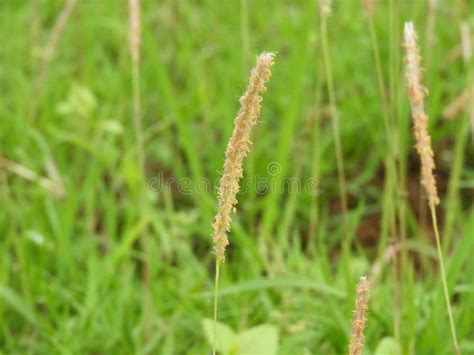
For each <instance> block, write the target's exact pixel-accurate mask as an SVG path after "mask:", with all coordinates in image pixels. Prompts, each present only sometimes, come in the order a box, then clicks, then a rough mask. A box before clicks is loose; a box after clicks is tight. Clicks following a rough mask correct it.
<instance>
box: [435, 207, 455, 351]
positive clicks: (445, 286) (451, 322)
mask: <svg viewBox="0 0 474 355" xmlns="http://www.w3.org/2000/svg"><path fill="white" fill-rule="evenodd" d="M430 210H431V220H432V221H433V229H434V232H435V239H436V249H437V251H438V259H439V267H440V269H441V281H442V283H443V291H444V298H445V301H446V308H447V310H448V317H449V325H450V327H451V335H452V337H453V345H454V350H455V351H456V354H458V355H459V354H460V353H461V352H460V350H459V344H458V339H457V335H456V328H455V326H454V319H453V312H452V310H451V303H450V301H449V291H448V283H447V280H446V272H445V269H444V261H443V252H442V249H441V241H440V237H439V231H438V221H437V220H436V209H435V206H434V204H432V203H431V204H430Z"/></svg>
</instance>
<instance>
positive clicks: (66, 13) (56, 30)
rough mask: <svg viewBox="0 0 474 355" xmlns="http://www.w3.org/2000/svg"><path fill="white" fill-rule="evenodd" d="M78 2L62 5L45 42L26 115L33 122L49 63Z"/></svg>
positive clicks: (71, 0) (69, 0)
mask: <svg viewBox="0 0 474 355" xmlns="http://www.w3.org/2000/svg"><path fill="white" fill-rule="evenodd" d="M78 1H79V0H68V1H67V2H66V4H64V6H63V8H62V9H61V12H60V13H59V15H58V17H57V18H56V22H55V23H54V25H53V28H52V30H51V32H50V34H49V37H48V40H47V42H46V46H45V48H44V51H43V55H42V58H41V63H40V66H39V72H38V76H37V77H36V80H35V83H34V88H33V93H34V95H33V99H32V101H31V105H30V108H29V114H28V117H29V119H30V120H34V119H35V118H36V112H37V109H38V100H39V98H40V96H41V92H42V90H43V86H44V82H45V81H46V78H47V76H48V68H49V64H50V63H51V60H52V59H53V57H54V54H55V53H56V49H57V47H58V43H59V40H60V38H61V35H62V34H63V32H64V28H65V27H66V23H67V21H68V19H69V17H70V16H71V13H72V11H73V10H74V8H75V7H76V5H77V3H78Z"/></svg>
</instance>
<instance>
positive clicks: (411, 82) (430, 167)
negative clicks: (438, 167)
mask: <svg viewBox="0 0 474 355" xmlns="http://www.w3.org/2000/svg"><path fill="white" fill-rule="evenodd" d="M416 39H417V35H416V33H415V30H414V28H413V23H411V22H408V23H406V24H405V48H406V51H407V56H406V58H405V64H406V80H407V89H408V96H409V98H410V103H411V110H412V117H413V133H414V135H415V138H416V150H417V151H418V155H419V156H420V159H421V184H422V185H423V187H424V189H425V191H426V195H427V197H428V200H429V203H430V204H433V205H438V204H439V197H438V190H437V188H436V180H435V178H434V176H433V171H434V170H435V163H434V159H433V156H434V154H433V149H432V148H431V137H430V135H429V134H428V116H427V114H426V113H425V107H424V99H425V96H426V95H427V93H428V90H427V89H426V88H425V87H423V85H422V84H421V69H420V59H421V57H420V55H419V48H418V46H417V44H416Z"/></svg>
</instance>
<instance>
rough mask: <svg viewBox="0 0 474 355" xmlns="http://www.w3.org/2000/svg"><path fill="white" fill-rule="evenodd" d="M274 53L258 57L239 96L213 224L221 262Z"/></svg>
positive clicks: (215, 249) (216, 246) (215, 248)
mask: <svg viewBox="0 0 474 355" xmlns="http://www.w3.org/2000/svg"><path fill="white" fill-rule="evenodd" d="M273 57H274V54H273V53H268V52H264V53H262V54H260V56H259V57H258V58H257V64H256V66H255V68H253V69H252V72H251V74H250V80H249V84H248V86H247V90H246V91H245V93H244V95H243V96H242V97H241V98H240V110H239V113H238V114H237V117H236V118H235V128H234V131H233V133H232V136H231V138H230V140H229V144H228V145H227V150H226V153H225V162H224V172H223V173H222V178H221V180H220V187H219V206H218V212H217V215H216V218H215V221H214V224H213V229H214V233H213V238H214V252H215V254H216V258H217V261H218V262H222V261H224V259H225V248H226V246H227V245H228V244H229V240H228V238H227V232H228V231H229V230H230V225H231V213H232V212H235V205H236V204H237V198H236V195H237V193H238V192H239V189H240V187H239V180H240V178H241V177H242V161H243V159H244V158H245V157H246V156H247V154H248V152H249V150H250V145H251V141H250V132H251V129H252V127H253V126H254V125H255V124H256V123H257V119H258V117H259V116H260V104H261V101H262V97H261V96H260V95H261V93H263V92H264V91H265V83H266V82H267V81H268V79H269V78H270V76H271V71H270V68H271V66H272V65H273Z"/></svg>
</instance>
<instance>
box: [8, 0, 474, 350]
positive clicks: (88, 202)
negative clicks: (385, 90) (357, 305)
mask: <svg viewBox="0 0 474 355" xmlns="http://www.w3.org/2000/svg"><path fill="white" fill-rule="evenodd" d="M392 2H393V3H394V4H395V6H394V8H395V9H398V10H397V11H398V12H397V13H396V14H394V13H393V11H394V10H393V9H392V12H391V10H390V6H389V2H388V1H387V2H378V3H377V6H376V7H375V12H374V25H375V31H376V35H377V38H378V41H379V47H380V53H381V60H382V67H383V74H384V77H385V80H386V83H387V85H389V84H390V75H391V74H390V73H392V76H393V78H394V79H396V82H398V84H397V85H396V86H395V89H396V91H394V92H390V95H391V97H392V98H393V100H392V102H393V104H392V106H393V107H392V108H393V109H394V111H395V112H397V122H398V123H399V124H398V127H397V135H398V136H399V137H400V146H399V147H398V154H399V159H400V160H401V161H402V162H404V165H403V171H404V172H405V174H404V177H405V180H406V183H407V190H408V194H407V195H406V197H407V200H408V202H409V204H408V206H407V238H408V240H407V247H408V249H409V253H408V255H409V263H408V265H407V267H406V270H404V275H405V279H404V280H402V281H401V285H402V290H401V295H400V297H401V299H400V302H401V319H400V322H401V334H400V337H401V343H402V346H403V349H404V351H405V352H407V353H409V352H411V353H416V354H428V353H433V354H435V353H436V354H440V353H446V352H450V351H451V349H452V347H451V339H450V338H449V336H448V334H449V327H448V322H447V318H446V313H445V307H444V303H443V302H444V301H443V294H442V290H441V287H440V281H439V274H438V272H437V270H438V268H437V266H436V265H435V260H436V259H435V249H434V248H433V244H432V243H429V241H430V240H431V237H432V232H431V229H430V227H429V223H428V224H423V223H420V221H422V220H423V218H422V217H420V215H419V209H418V206H419V203H418V200H419V198H418V190H419V187H418V162H417V160H416V156H415V155H414V151H413V148H412V145H413V141H412V138H411V133H410V127H409V126H410V120H409V112H408V105H407V100H406V95H405V88H404V84H403V72H402V67H401V57H397V58H395V59H396V61H394V62H391V61H390V53H391V51H393V50H394V48H398V46H399V45H400V43H392V42H390V25H389V24H390V16H394V15H396V16H395V17H394V18H398V22H397V24H396V25H397V27H398V28H399V29H401V24H402V22H403V21H405V20H408V19H411V20H413V21H414V22H415V26H416V27H417V29H418V30H419V33H420V35H421V38H420V43H421V44H422V54H423V56H424V58H425V60H428V63H429V64H427V65H426V69H427V71H426V73H425V78H424V83H425V85H426V86H427V87H428V88H429V90H430V95H429V96H428V104H427V111H428V112H429V115H430V120H431V121H430V133H431V135H432V137H433V141H434V142H433V145H434V150H435V154H436V162H437V165H438V173H437V177H438V180H439V185H440V191H441V199H442V201H443V202H442V205H441V208H440V211H439V213H440V218H441V221H442V223H444V222H445V220H446V218H444V216H447V214H450V216H449V217H448V219H450V222H449V223H451V225H450V227H449V228H447V229H446V230H445V231H446V233H449V236H442V238H443V239H444V240H450V241H451V244H450V245H448V246H446V259H447V269H448V283H449V286H450V290H451V292H452V293H453V295H454V296H453V307H454V318H455V322H456V326H457V331H458V336H459V340H460V344H461V348H462V349H463V350H464V352H465V353H469V352H472V351H474V343H473V341H472V339H473V337H474V333H473V329H474V326H473V324H474V320H473V316H472V314H474V289H473V270H474V260H473V259H472V258H471V257H470V255H472V253H473V252H474V242H473V238H472V236H473V235H474V210H473V208H472V201H473V188H474V166H473V161H474V157H473V149H472V147H473V145H472V144H473V143H472V142H470V141H469V140H468V134H469V132H468V130H467V129H466V127H465V126H466V125H465V123H464V122H465V121H466V120H467V116H466V115H465V114H464V113H460V114H459V117H457V118H456V119H455V120H453V121H447V120H445V119H443V118H442V117H441V112H442V110H443V108H444V107H445V106H446V105H447V104H448V103H449V102H450V101H451V100H452V99H454V98H455V97H456V96H457V95H459V94H460V93H461V92H462V90H463V89H464V88H465V87H466V77H467V72H468V70H469V68H467V67H466V66H465V65H463V62H462V57H461V56H458V57H456V59H455V60H453V61H452V62H450V63H448V64H446V63H447V62H446V61H447V58H449V53H450V52H451V51H452V50H453V48H455V47H457V46H458V45H459V44H460V35H459V28H458V25H459V23H460V21H461V20H463V21H468V23H470V25H471V29H472V28H473V26H474V23H473V21H474V18H473V17H472V14H473V13H474V8H473V3H472V2H470V1H458V2H455V3H454V4H452V3H450V2H444V1H439V3H440V4H439V7H438V9H437V12H436V26H435V34H436V36H435V42H434V43H433V44H432V45H431V47H430V48H429V51H427V52H426V53H425V52H423V50H424V48H425V46H424V33H425V26H426V22H427V8H426V5H425V2H422V1H416V2H406V1H399V2H398V1H397V0H392ZM31 3H32V2H29V1H3V2H2V3H1V4H0V23H1V24H2V25H1V31H0V43H1V49H0V87H1V92H0V120H1V125H0V155H1V156H2V157H4V158H7V159H9V160H11V161H15V162H16V163H19V164H21V165H23V166H24V167H27V168H28V169H31V170H33V171H34V172H35V173H36V174H38V175H40V176H44V177H48V178H50V179H53V180H54V179H55V171H57V173H58V174H59V176H60V177H61V181H62V183H63V184H64V187H65V191H66V195H65V197H63V198H60V197H56V196H54V195H53V194H52V193H51V192H49V191H46V190H44V189H42V188H41V187H40V186H38V184H36V183H34V182H29V181H27V180H24V179H22V178H20V177H18V176H17V175H15V174H12V173H11V172H8V171H6V170H5V169H2V170H0V186H1V189H0V206H1V213H0V238H1V243H0V255H1V258H0V263H1V264H0V265H1V266H0V283H1V285H0V314H1V317H0V348H1V349H2V350H4V351H5V352H6V353H8V354H24V353H33V354H41V353H48V354H51V353H78V354H79V353H80V354H84V353H147V352H148V353H160V354H181V353H183V354H184V353H191V354H194V353H195V354H202V353H205V352H206V351H208V350H209V346H208V344H206V343H205V340H204V336H203V331H202V329H201V326H200V324H201V318H202V317H209V316H210V315H211V314H212V294H211V293H210V291H211V290H212V282H213V274H212V270H213V256H212V255H211V254H210V250H211V238H210V233H211V227H210V221H211V218H212V216H213V214H214V213H215V208H216V203H215V201H216V191H215V190H211V191H207V192H206V191H204V192H203V191H197V190H196V188H192V187H193V186H194V187H195V186H196V185H193V184H196V183H197V182H198V181H203V180H202V179H204V178H205V179H208V181H210V182H211V183H212V186H214V183H215V182H216V181H217V179H218V177H219V172H220V169H222V162H223V152H224V150H225V146H226V144H227V139H228V137H229V135H230V133H231V130H232V127H233V118H234V116H235V114H236V112H237V109H238V97H239V96H240V95H241V93H242V91H243V89H244V87H245V84H246V77H247V72H248V70H249V69H250V66H251V65H252V63H253V60H254V58H255V55H256V54H257V53H259V52H261V51H263V50H269V51H276V52H278V55H277V58H276V64H275V66H274V70H273V77H272V79H271V81H270V82H269V84H268V91H267V93H266V94H265V100H264V105H263V112H262V122H261V124H260V125H259V126H258V128H257V129H256V132H255V134H254V137H253V141H254V146H253V148H252V152H251V156H250V157H249V159H248V160H247V161H246V166H245V176H246V177H247V178H248V179H252V178H253V177H256V176H258V177H260V178H262V179H266V180H265V181H267V182H268V184H267V186H264V187H261V186H260V189H258V190H256V189H257V187H258V186H256V185H255V183H254V180H251V181H250V182H247V188H246V190H245V191H243V192H242V193H241V194H240V195H239V201H240V203H239V205H238V213H237V215H236V217H235V224H234V226H233V230H232V233H231V236H230V240H231V246H230V248H229V254H228V257H227V259H226V263H225V264H224V266H223V267H222V268H221V276H222V279H221V282H220V284H221V294H222V297H221V300H220V306H219V307H220V310H219V311H220V313H219V319H220V320H221V321H223V322H225V323H227V324H229V325H231V326H232V327H233V328H234V329H245V328H247V327H250V326H252V325H255V324H259V323H264V322H266V323H273V324H275V325H277V326H278V328H279V330H280V339H281V340H280V353H281V354H288V353H304V352H305V351H310V352H312V353H325V354H336V353H337V354H339V353H344V352H345V351H346V348H347V342H348V337H349V331H350V319H351V309H352V305H353V303H354V302H353V298H354V294H347V291H346V287H345V286H346V285H345V283H346V282H350V283H352V284H353V285H355V284H356V282H357V280H358V278H359V277H360V276H361V275H362V274H365V273H369V274H370V272H371V268H372V267H373V265H374V263H375V262H376V260H375V257H376V255H377V250H378V248H379V247H378V246H379V245H380V244H379V242H380V240H388V243H393V242H395V241H394V240H393V238H392V236H390V235H389V233H388V230H387V228H388V227H387V226H388V224H387V223H388V222H387V216H386V215H384V214H382V213H381V211H385V210H386V209H385V207H384V205H385V204H387V203H391V202H392V201H390V200H389V198H387V196H386V189H385V188H384V181H385V179H384V174H383V171H384V168H383V167H384V161H385V159H386V156H387V144H386V135H385V131H384V123H383V116H382V114H383V111H382V102H381V100H380V97H379V95H378V89H377V82H376V76H375V75H376V73H375V69H374V68H375V65H374V61H373V55H372V49H371V48H372V47H371V41H370V33H369V31H368V26H367V21H366V19H365V17H364V14H363V10H362V6H361V4H360V2H359V1H355V0H353V1H352V0H351V1H344V2H343V1H336V4H335V5H334V9H333V13H332V15H331V17H330V19H329V21H328V31H329V38H330V46H331V60H332V63H331V64H332V70H333V75H334V81H335V84H336V85H335V86H336V98H337V102H338V108H339V110H340V116H341V117H340V118H341V138H342V146H343V153H344V162H345V168H346V176H347V185H348V192H349V202H350V204H349V207H350V209H349V219H350V231H349V233H350V235H347V233H346V234H344V231H345V230H344V228H343V224H342V215H341V210H340V207H338V195H339V192H338V184H337V171H336V161H335V154H334V142H333V140H332V134H331V131H330V122H329V116H328V115H329V112H328V106H327V105H328V99H327V95H326V94H325V90H323V89H321V87H322V88H324V87H325V86H324V84H325V77H324V71H323V70H322V68H323V66H322V55H321V53H322V52H321V41H320V33H319V22H318V21H319V14H318V11H319V10H318V8H317V4H316V3H314V2H313V1H301V2H288V1H247V2H246V4H247V5H246V6H245V4H244V6H242V4H241V3H240V2H239V1H227V2H225V3H223V2H220V1H178V2H177V1H160V2H155V1H142V6H143V16H142V21H143V22H142V36H143V37H142V63H141V78H140V81H141V82H140V83H141V95H142V106H143V119H144V124H145V132H144V135H145V153H146V157H147V166H146V172H147V179H148V181H149V182H150V184H149V195H148V200H147V203H146V206H145V207H144V208H138V207H137V206H136V205H135V203H134V201H135V199H133V196H134V194H135V193H136V191H137V189H138V188H139V187H138V186H137V181H139V176H138V174H139V172H138V170H137V162H136V159H135V155H134V135H133V126H132V119H131V115H132V99H131V73H130V58H129V53H128V40H127V24H128V14H127V11H128V7H127V4H126V1H115V0H103V1H100V2H99V1H92V0H82V1H79V4H78V5H77V8H76V9H75V10H74V12H73V14H72V16H71V18H70V19H69V21H68V23H67V24H66V27H65V31H64V33H63V35H62V38H61V39H60V42H59V45H58V48H57V52H56V55H55V57H54V59H53V60H52V62H51V64H50V66H49V69H48V73H47V81H46V82H45V85H44V86H43V88H42V91H41V92H37V91H34V90H33V87H34V86H33V83H34V80H35V78H36V76H37V73H38V63H39V59H40V55H41V51H42V49H43V48H44V44H45V41H46V38H47V35H48V33H49V31H50V29H51V27H52V24H53V23H54V21H55V18H56V16H57V15H58V13H59V11H60V9H61V6H62V1H56V0H48V1H46V0H44V1H43V0H40V1H39V7H38V8H39V13H32V9H33V7H32V6H31ZM246 10H247V11H248V12H245V13H242V11H246ZM35 21H38V24H39V31H38V32H35V31H33V30H32V27H33V25H34V23H35ZM242 26H244V27H242ZM473 32H474V31H473ZM400 34H401V32H400V33H399V34H398V38H400V37H401V36H400ZM397 52H398V53H399V54H400V55H401V52H402V51H401V50H397V51H396V52H392V53H397ZM397 63H398V64H397ZM318 87H319V89H318ZM392 89H393V88H392ZM318 90H319V94H317V93H316V91H318ZM318 97H320V102H319V101H318V99H317V98H318ZM34 99H37V100H38V103H39V104H38V114H37V118H36V120H34V121H32V120H29V118H28V109H29V106H30V103H31V101H32V100H34ZM316 125H318V130H320V131H319V132H318V131H315V129H316V128H315V127H316ZM315 132H316V133H315ZM313 137H317V141H313ZM317 157H319V159H318V158H317ZM314 162H319V166H318V167H315V166H314ZM269 163H276V164H279V165H274V166H277V167H278V171H277V173H276V174H275V173H274V171H269V168H268V167H269V165H268V164H269ZM454 167H456V168H454ZM315 169H316V170H315ZM315 171H319V174H317V176H319V180H318V191H319V193H318V195H317V196H315V195H312V194H309V193H307V192H305V191H304V189H303V190H302V191H301V193H299V194H297V195H295V194H275V193H271V192H272V191H271V187H272V186H275V183H279V182H282V181H284V180H285V179H286V178H291V177H299V179H300V181H302V182H303V183H304V182H305V181H307V180H308V179H309V178H311V177H312V176H314V172H315ZM452 176H457V178H456V179H459V180H455V181H454V187H455V189H454V191H453V192H452V193H451V194H449V195H447V194H446V191H447V186H448V184H450V178H451V177H452ZM159 177H162V178H163V179H164V180H167V179H171V178H174V179H176V181H178V182H179V183H180V184H181V185H179V186H178V183H177V182H175V183H174V184H173V186H172V189H171V190H170V191H167V190H166V189H161V190H160V189H157V187H158V186H159V184H157V183H156V180H153V179H154V178H159ZM272 183H273V184H274V185H272ZM186 184H191V185H186ZM451 184H453V182H451ZM189 186H191V187H189ZM202 186H204V185H201V190H202ZM456 186H457V187H456ZM179 188H180V189H181V192H179ZM183 189H184V191H183ZM158 190H159V191H158ZM311 206H313V208H311ZM315 206H317V208H316V209H315V208H314V207H315ZM446 206H449V211H448V210H447V209H446V208H445V207H446ZM139 211H145V212H144V214H143V215H139V214H138V213H139ZM311 211H317V212H318V218H317V219H316V220H317V221H318V223H317V225H316V229H315V233H314V235H312V234H311V233H308V229H309V228H310V226H309V222H310V220H311ZM428 222H429V219H428ZM144 228H148V230H149V235H150V248H151V250H150V253H151V255H153V259H152V264H151V272H152V280H153V285H152V290H151V292H152V295H153V315H152V317H151V319H153V324H152V333H151V334H152V336H151V337H150V338H149V339H148V340H147V341H144V340H143V336H142V328H141V327H142V318H143V315H142V314H141V309H142V300H143V297H142V294H143V284H142V282H141V277H140V260H141V258H142V253H141V251H140V250H139V248H138V247H137V239H138V236H139V235H140V233H141V232H142V230H143V229H144ZM309 236H311V238H310V237H309ZM343 238H352V239H353V242H352V243H351V254H350V257H348V256H346V257H344V258H343V257H342V256H341V253H340V252H341V240H342V239H343ZM384 252H385V250H383V249H382V250H380V254H383V253H384ZM265 255H266V257H265ZM343 265H349V266H350V268H349V269H350V275H349V277H350V278H351V279H350V280H345V277H347V275H345V274H344V267H343ZM393 285H394V283H393V274H392V268H391V263H390V262H388V263H386V264H383V266H382V269H381V273H380V276H379V278H378V279H377V281H376V282H375V283H374V286H373V292H372V298H371V306H370V315H369V319H368V328H367V332H366V338H367V347H366V348H367V353H371V352H373V351H374V349H375V347H376V346H377V344H378V342H379V341H380V339H382V337H384V336H393V334H394V329H393V314H394V313H393V311H394V306H393ZM305 349H306V350H305Z"/></svg>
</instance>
